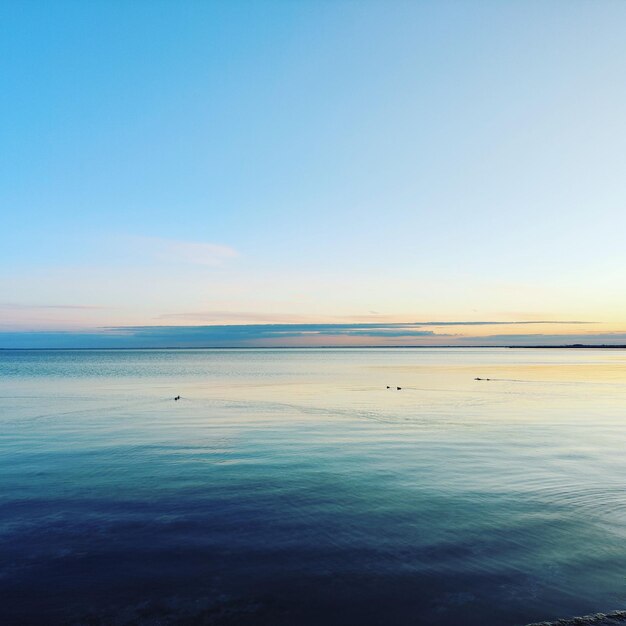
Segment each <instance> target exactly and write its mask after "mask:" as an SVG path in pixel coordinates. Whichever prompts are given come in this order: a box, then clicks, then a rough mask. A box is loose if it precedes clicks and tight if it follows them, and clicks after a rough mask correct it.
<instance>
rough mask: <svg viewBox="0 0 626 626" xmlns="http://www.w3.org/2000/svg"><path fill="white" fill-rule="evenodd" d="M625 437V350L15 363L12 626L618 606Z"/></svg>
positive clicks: (109, 354) (11, 390)
mask: <svg viewBox="0 0 626 626" xmlns="http://www.w3.org/2000/svg"><path fill="white" fill-rule="evenodd" d="M476 377H481V378H489V379H491V380H488V381H486V380H482V381H476V380H474V378H476ZM388 385H389V386H390V387H391V389H387V386H388ZM397 386H400V387H402V389H401V390H397V389H396V387H397ZM177 394H180V395H181V396H182V397H181V400H180V401H178V402H175V401H174V400H173V397H174V396H175V395H177ZM625 444H626V351H621V350H611V351H608V350H607V351H602V350H589V349H587V350H507V349H390V350H387V349H371V350H365V349H362V350H359V349H354V350H352V349H336V350H332V349H328V350H325V349H319V350H316V349H314V350H169V351H168V350H163V351H159V350H146V351H139V350H129V351H120V350H116V351H0V623H2V624H44V623H45V624H87V623H88V624H157V623H158V624H170V623H171V624H196V623H203V624H262V625H263V624H266V625H270V624H271V625H276V626H280V625H287V624H289V625H294V624H303V625H313V624H316V625H317V624H325V625H330V626H332V625H335V624H337V625H339V624H342V625H344V624H362V625H364V626H366V625H369V624H384V625H391V626H393V625H396V624H397V625H405V624H433V625H439V624H446V625H447V624H459V625H460V624H464V625H469V626H471V625H474V624H476V625H478V624H480V625H483V626H490V625H493V626H496V625H497V626H503V625H505V626H506V625H508V624H510V625H516V624H520V625H521V624H526V623H528V622H532V621H540V620H544V619H545V620H547V619H555V618H558V617H565V616H571V615H583V614H589V613H594V612H597V611H605V612H608V611H610V610H614V609H623V608H626V492H625V484H626V445H625Z"/></svg>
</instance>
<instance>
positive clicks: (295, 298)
mask: <svg viewBox="0 0 626 626" xmlns="http://www.w3.org/2000/svg"><path fill="white" fill-rule="evenodd" d="M625 23H626V3H624V2H621V1H610V0H597V1H595V2H592V1H590V0H588V1H576V0H563V1H559V0H553V1H551V2H540V1H539V0H524V1H521V0H520V1H514V0H511V1H508V2H502V1H500V0H497V1H495V0H494V1H489V2H488V1H481V0H475V1H472V2H465V1H461V0H457V1H446V0H437V1H435V0H432V1H419V0H412V1H410V2H403V1H400V0H380V1H376V2H374V1H367V0H359V1H350V0H336V1H330V0H316V1H312V0H311V1H307V0H300V1H298V2H293V1H289V0H282V1H278V2H277V1H271V0H257V1H255V2H249V1H243V0H230V1H226V0H224V1H219V2H215V1H214V2H211V1H210V0H205V1H202V2H196V1H191V0H187V1H183V2H180V1H176V2H175V1H169V2H165V1H161V0H150V1H148V0H145V1H141V0H137V1H135V2H122V1H116V0H107V1H106V2H105V1H98V0H93V1H92V2H80V1H78V0H75V1H70V2H68V1H63V0H57V1H56V2H44V1H43V0H42V1H37V0H31V1H30V2H18V1H17V0H14V1H11V0H6V1H5V2H2V3H0V85H1V89H0V225H1V228H0V347H49V346H50V347H74V346H78V347H89V346H90V345H93V346H115V347H123V346H129V347H141V346H144V345H145V346H151V347H154V346H158V345H168V346H175V345H180V346H196V345H216V346H220V347H223V346H228V345H237V346H257V345H258V346H273V345H288V346H296V345H507V344H524V343H530V344H536V343H569V342H585V343H594V342H595V343H598V342H600V343H626V289H625V285H626V245H624V233H626V159H625V158H624V155H625V154H626V116H625V115H624V102H626V38H625V37H624V24H625Z"/></svg>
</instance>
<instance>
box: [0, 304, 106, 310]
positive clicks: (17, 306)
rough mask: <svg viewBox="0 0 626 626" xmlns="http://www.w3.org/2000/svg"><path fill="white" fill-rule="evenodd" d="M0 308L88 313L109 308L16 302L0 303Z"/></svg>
mask: <svg viewBox="0 0 626 626" xmlns="http://www.w3.org/2000/svg"><path fill="white" fill-rule="evenodd" d="M0 308H3V309H12V310H18V311H27V310H29V309H62V310H65V309H69V310H74V309H76V310H79V311H89V310H99V309H106V308H109V307H104V306H93V305H87V304H22V303H17V302H0Z"/></svg>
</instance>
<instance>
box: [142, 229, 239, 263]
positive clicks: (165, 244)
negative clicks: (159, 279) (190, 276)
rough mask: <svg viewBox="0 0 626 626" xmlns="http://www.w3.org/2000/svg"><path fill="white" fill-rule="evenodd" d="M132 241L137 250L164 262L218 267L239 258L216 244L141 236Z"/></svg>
mask: <svg viewBox="0 0 626 626" xmlns="http://www.w3.org/2000/svg"><path fill="white" fill-rule="evenodd" d="M130 240H131V242H132V244H133V245H134V246H135V248H139V249H140V250H141V251H143V252H144V253H145V254H148V255H151V256H154V257H156V258H157V259H160V260H162V261H173V262H179V263H181V262H182V263H190V264H192V265H205V266H208V267H218V266H221V265H223V264H224V263H225V262H227V261H229V260H232V259H235V258H236V257H238V256H239V253H238V252H237V250H235V249H234V248H231V247H230V246H225V245H222V244H216V243H208V242H202V241H183V240H179V239H165V238H162V237H140V236H133V237H130Z"/></svg>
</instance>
